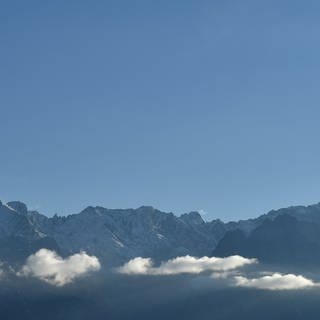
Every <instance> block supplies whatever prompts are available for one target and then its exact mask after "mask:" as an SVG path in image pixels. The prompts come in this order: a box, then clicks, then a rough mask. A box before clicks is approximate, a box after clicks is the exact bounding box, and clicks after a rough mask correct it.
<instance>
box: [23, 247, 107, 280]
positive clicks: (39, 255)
mask: <svg viewBox="0 0 320 320" xmlns="http://www.w3.org/2000/svg"><path fill="white" fill-rule="evenodd" d="M100 267H101V266H100V262H99V260H98V258H96V257H95V256H89V255H87V254H86V253H85V252H81V253H77V254H74V255H72V256H69V257H68V258H65V259H63V258H62V257H60V256H59V255H57V254H56V253H55V252H54V251H51V250H47V249H41V250H39V251H38V252H36V253H35V254H33V255H31V256H29V257H28V259H27V261H26V263H25V265H24V266H23V267H22V269H21V271H20V272H19V273H18V275H20V276H31V277H34V278H38V279H40V280H43V281H45V282H48V283H50V284H52V285H55V286H63V285H65V284H67V283H70V282H72V281H74V280H75V279H76V278H78V277H80V276H83V275H85V274H86V273H88V272H92V271H98V270H99V269H100Z"/></svg>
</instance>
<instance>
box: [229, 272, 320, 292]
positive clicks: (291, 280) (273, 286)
mask: <svg viewBox="0 0 320 320" xmlns="http://www.w3.org/2000/svg"><path fill="white" fill-rule="evenodd" d="M234 280H235V285H236V286H241V287H250V288H258V289H266V290H295V289H303V288H308V287H312V286H315V285H316V284H315V283H314V282H313V281H312V280H310V279H307V278H305V277H303V276H301V275H295V274H281V273H273V274H272V275H266V276H263V277H260V278H254V279H248V278H246V277H244V276H237V277H235V278H234Z"/></svg>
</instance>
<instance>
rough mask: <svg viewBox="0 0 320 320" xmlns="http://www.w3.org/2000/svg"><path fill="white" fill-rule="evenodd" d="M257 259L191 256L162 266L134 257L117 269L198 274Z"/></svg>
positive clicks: (248, 262) (175, 259) (146, 259)
mask: <svg viewBox="0 0 320 320" xmlns="http://www.w3.org/2000/svg"><path fill="white" fill-rule="evenodd" d="M256 262H257V260H256V259H247V258H244V257H241V256H230V257H226V258H216V257H211V258H209V257H202V258H196V257H191V256H184V257H177V258H174V259H171V260H168V261H166V262H162V263H161V264H160V266H158V267H154V266H153V261H152V260H151V259H150V258H141V257H138V258H134V259H132V260H130V261H129V262H127V263H125V264H124V265H123V266H122V267H120V268H118V269H117V271H118V272H120V273H123V274H140V275H175V274H183V273H191V274H198V273H201V272H204V271H228V270H233V269H236V268H240V267H242V266H245V265H249V264H253V263H256Z"/></svg>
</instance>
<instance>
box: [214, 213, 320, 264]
mask: <svg viewBox="0 0 320 320" xmlns="http://www.w3.org/2000/svg"><path fill="white" fill-rule="evenodd" d="M233 254H239V255H242V256H246V257H255V258H258V259H259V260H260V261H262V262H267V263H277V264H290V263H294V264H295V265H300V266H301V265H306V264H308V265H316V264H319V263H320V224H319V223H318V222H317V221H316V222H310V221H309V219H308V220H305V221H298V220H297V219H296V218H295V217H294V216H292V215H289V214H286V213H285V214H281V215H279V216H277V217H276V218H275V219H274V220H269V219H266V220H264V221H263V222H262V224H261V225H260V226H258V227H257V228H256V229H254V230H253V231H252V232H251V233H250V234H249V235H245V234H244V232H243V231H241V230H239V229H238V230H233V231H229V232H227V233H226V234H225V236H224V237H223V238H222V240H221V241H220V242H219V244H218V245H217V247H216V248H215V250H214V251H213V255H214V256H229V255H233Z"/></svg>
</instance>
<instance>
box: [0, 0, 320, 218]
mask: <svg viewBox="0 0 320 320" xmlns="http://www.w3.org/2000/svg"><path fill="white" fill-rule="evenodd" d="M0 23H1V25H0V39H1V50H0V59H1V60H0V61H1V71H0V90H1V94H0V121H1V122H0V143H1V149H0V150H1V154H0V198H1V199H2V200H13V199H18V200H22V201H24V202H26V203H27V204H28V205H29V206H30V207H31V208H36V209H38V210H39V211H41V212H44V213H46V214H48V215H52V214H54V213H55V212H57V213H59V214H67V213H74V212H78V211H80V210H81V209H83V208H84V207H85V206H87V205H103V206H106V207H109V208H120V207H121V208H127V207H138V206H140V205H153V206H155V207H157V208H159V209H162V210H165V211H173V212H175V213H177V214H180V213H183V212H187V211H191V210H200V209H201V210H204V211H206V212H207V219H211V218H215V217H220V218H222V219H223V220H229V219H239V218H247V217H253V216H255V215H257V214H260V213H264V212H266V211H268V210H270V209H272V208H279V207H283V206H287V205H293V204H311V203H315V202H318V201H320V188H319V186H320V170H319V167H320V148H319V137H320V103H319V102H320V89H319V88H320V62H319V61H320V60H319V57H320V42H319V35H320V2H319V1H308V0H303V1H302V0H301V1H294V0H290V1H289V0H287V1H281V0H280V1H279V0H277V1H257V0H252V1H247V0H245V1H228V0H226V1H212V0H211V1H205V0H204V1H199V0H193V1H172V0H170V1H166V0H164V1H152V0H146V1H139V0H137V1H132V0H127V1H124V0H123V1H122V0H116V1H111V0H110V1H108V0H106V1H83V0H77V1H72V0H70V1H61V0H57V1H44V0H41V1H40V0H39V1H33V0H30V1H22V0H21V1H15V0H10V1H6V0H4V1H1V4H0Z"/></svg>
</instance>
